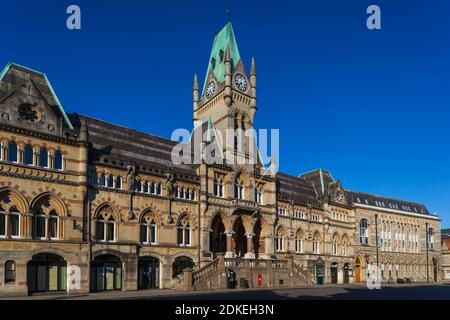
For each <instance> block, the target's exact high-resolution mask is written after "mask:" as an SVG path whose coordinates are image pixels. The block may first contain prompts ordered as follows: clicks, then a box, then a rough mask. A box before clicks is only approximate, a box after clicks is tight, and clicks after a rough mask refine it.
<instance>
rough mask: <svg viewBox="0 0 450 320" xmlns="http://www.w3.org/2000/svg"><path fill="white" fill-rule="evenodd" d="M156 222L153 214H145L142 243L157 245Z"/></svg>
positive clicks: (142, 220) (142, 224)
mask: <svg viewBox="0 0 450 320" xmlns="http://www.w3.org/2000/svg"><path fill="white" fill-rule="evenodd" d="M156 232H157V226H156V220H155V218H154V217H153V215H152V214H151V213H147V214H145V215H144V216H143V217H142V219H141V242H142V243H145V244H156V236H157V235H156Z"/></svg>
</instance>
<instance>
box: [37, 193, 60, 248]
mask: <svg viewBox="0 0 450 320" xmlns="http://www.w3.org/2000/svg"><path fill="white" fill-rule="evenodd" d="M60 216H62V208H61V206H60V205H58V204H57V202H56V201H55V200H54V199H53V198H51V197H45V198H43V199H41V200H40V201H39V202H38V203H37V204H36V205H35V207H34V208H33V219H32V235H33V238H34V239H50V240H56V239H60V238H61V232H60V226H61V224H60V222H61V221H60Z"/></svg>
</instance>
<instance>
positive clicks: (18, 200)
mask: <svg viewBox="0 0 450 320" xmlns="http://www.w3.org/2000/svg"><path fill="white" fill-rule="evenodd" d="M5 198H10V200H11V201H13V203H14V204H15V205H16V207H17V209H18V210H19V211H20V212H26V211H27V210H28V209H29V205H28V201H27V199H26V198H25V197H24V196H23V195H22V194H21V193H20V192H18V191H17V190H14V189H11V188H9V187H3V188H0V199H5ZM8 201H9V200H8Z"/></svg>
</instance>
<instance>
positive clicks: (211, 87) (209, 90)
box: [206, 81, 216, 98]
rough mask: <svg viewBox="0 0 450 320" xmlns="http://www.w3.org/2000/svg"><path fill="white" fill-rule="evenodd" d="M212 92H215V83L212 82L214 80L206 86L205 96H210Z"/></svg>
mask: <svg viewBox="0 0 450 320" xmlns="http://www.w3.org/2000/svg"><path fill="white" fill-rule="evenodd" d="M214 92H216V84H215V83H214V81H211V82H210V83H208V86H207V87H206V96H207V97H208V98H211V97H212V95H213V94H214Z"/></svg>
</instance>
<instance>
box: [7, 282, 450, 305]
mask: <svg viewBox="0 0 450 320" xmlns="http://www.w3.org/2000/svg"><path fill="white" fill-rule="evenodd" d="M6 299H8V300H9V299H15V298H6ZM16 299H21V300H23V299H25V300H159V301H161V300H450V284H447V285H424V284H420V285H417V284H398V285H383V286H382V288H381V289H380V290H376V289H373V290H369V289H368V288H367V287H366V286H364V285H347V286H345V287H344V286H342V285H328V286H323V287H322V286H320V287H313V288H289V289H282V288H279V289H275V288H274V289H236V290H224V291H211V292H190V293H186V292H182V291H177V290H167V289H163V290H157V289H155V290H141V291H126V292H123V291H108V292H100V293H86V294H74V295H67V294H59V295H47V294H46V295H36V296H31V297H18V298H16ZM0 300H1V299H0Z"/></svg>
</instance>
